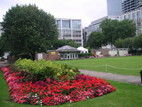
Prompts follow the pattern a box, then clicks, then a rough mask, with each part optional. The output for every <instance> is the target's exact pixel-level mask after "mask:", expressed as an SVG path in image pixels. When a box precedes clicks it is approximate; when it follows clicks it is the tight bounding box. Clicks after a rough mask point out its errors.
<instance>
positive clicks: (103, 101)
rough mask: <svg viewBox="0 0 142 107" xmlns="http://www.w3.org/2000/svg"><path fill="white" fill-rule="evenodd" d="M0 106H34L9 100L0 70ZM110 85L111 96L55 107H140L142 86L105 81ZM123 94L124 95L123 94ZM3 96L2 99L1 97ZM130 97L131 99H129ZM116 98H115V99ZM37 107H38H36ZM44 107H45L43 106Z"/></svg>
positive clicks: (8, 93)
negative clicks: (111, 89)
mask: <svg viewBox="0 0 142 107" xmlns="http://www.w3.org/2000/svg"><path fill="white" fill-rule="evenodd" d="M0 77H1V78H0V81H1V85H0V96H1V97H0V105H1V107H19V106H20V107H33V106H34V105H28V104H17V103H15V102H14V101H13V100H11V95H10V92H9V91H8V90H9V86H8V84H7V82H6V80H5V79H4V77H3V72H2V71H1V70H0ZM107 81H108V82H109V83H110V84H111V85H113V86H114V87H115V88H116V89H117V91H115V92H114V93H112V94H107V95H106V96H105V95H104V96H102V97H96V98H93V99H88V100H85V101H80V102H77V103H73V104H69V103H66V104H63V105H56V106H57V107H67V106H70V107H94V105H95V107H104V106H105V107H110V106H113V107H114V106H115V107H142V103H141V95H142V91H141V90H142V86H141V85H135V84H129V83H122V82H117V81H112V80H107ZM124 93H125V94H124ZM3 96H4V97H3ZM130 96H131V97H130ZM116 97H117V98H116ZM37 107H39V106H37ZM45 107H46V106H45Z"/></svg>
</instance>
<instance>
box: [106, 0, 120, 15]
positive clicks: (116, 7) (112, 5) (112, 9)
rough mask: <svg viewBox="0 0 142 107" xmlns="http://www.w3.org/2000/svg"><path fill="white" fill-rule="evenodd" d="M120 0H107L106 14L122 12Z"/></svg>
mask: <svg viewBox="0 0 142 107" xmlns="http://www.w3.org/2000/svg"><path fill="white" fill-rule="evenodd" d="M121 5H122V1H121V0H107V15H108V16H118V15H120V14H122V9H121V7H122V6H121Z"/></svg>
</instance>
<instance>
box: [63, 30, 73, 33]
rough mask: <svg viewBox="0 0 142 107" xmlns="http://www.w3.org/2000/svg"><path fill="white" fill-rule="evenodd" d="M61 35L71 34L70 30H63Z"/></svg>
mask: <svg viewBox="0 0 142 107" xmlns="http://www.w3.org/2000/svg"><path fill="white" fill-rule="evenodd" d="M63 34H71V30H63Z"/></svg>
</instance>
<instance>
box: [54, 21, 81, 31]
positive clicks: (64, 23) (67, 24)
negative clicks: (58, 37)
mask: <svg viewBox="0 0 142 107" xmlns="http://www.w3.org/2000/svg"><path fill="white" fill-rule="evenodd" d="M61 23H62V25H61ZM56 24H57V26H58V28H65V29H66V28H71V25H72V28H73V29H81V20H72V21H71V20H62V22H61V20H56Z"/></svg>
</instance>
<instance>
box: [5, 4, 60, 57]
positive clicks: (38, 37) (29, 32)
mask: <svg viewBox="0 0 142 107" xmlns="http://www.w3.org/2000/svg"><path fill="white" fill-rule="evenodd" d="M2 27H3V31H4V36H5V38H6V41H5V42H7V44H6V47H7V49H8V50H9V51H10V52H11V53H13V54H14V55H17V54H20V53H27V54H31V55H32V58H33V59H34V58H35V52H46V51H47V50H48V49H50V48H51V46H52V44H53V42H54V41H55V40H57V39H58V30H57V26H56V24H55V19H54V17H53V16H52V15H51V14H47V13H46V12H45V11H43V10H42V9H38V7H37V6H36V5H22V6H21V5H20V6H19V5H16V6H15V7H12V8H11V9H9V10H8V11H7V12H6V14H5V16H4V17H3V22H2Z"/></svg>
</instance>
